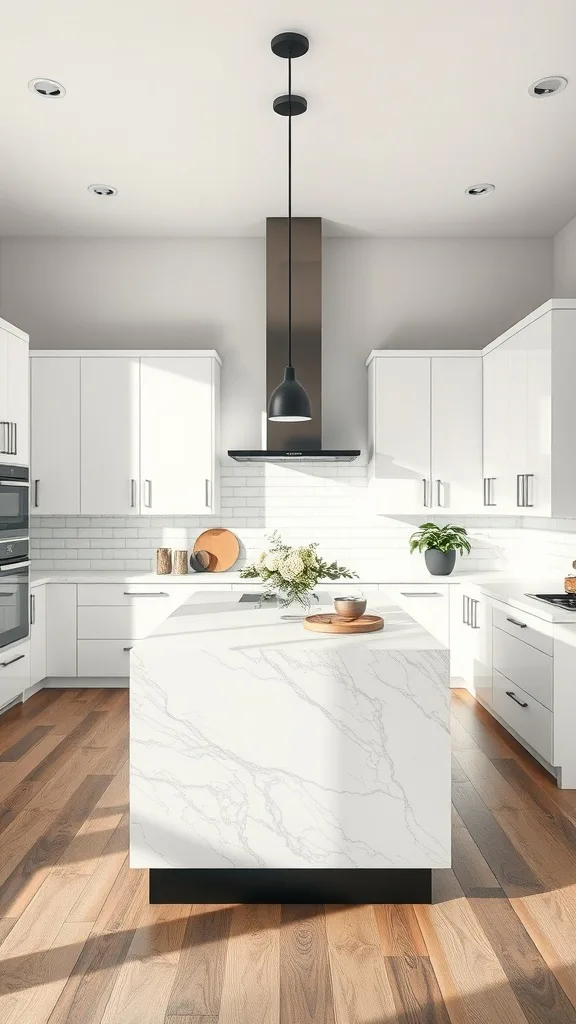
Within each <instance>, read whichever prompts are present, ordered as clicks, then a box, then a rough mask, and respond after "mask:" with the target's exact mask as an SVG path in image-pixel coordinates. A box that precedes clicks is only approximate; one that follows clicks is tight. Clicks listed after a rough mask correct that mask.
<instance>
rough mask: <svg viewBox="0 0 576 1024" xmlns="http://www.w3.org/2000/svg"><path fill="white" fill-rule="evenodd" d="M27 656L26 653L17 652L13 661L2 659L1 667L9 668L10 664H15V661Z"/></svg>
mask: <svg viewBox="0 0 576 1024" xmlns="http://www.w3.org/2000/svg"><path fill="white" fill-rule="evenodd" d="M25 657H26V655H25V654H17V655H16V657H15V658H12V661H0V668H8V665H13V664H14V662H16V661H21V660H22V658H25Z"/></svg>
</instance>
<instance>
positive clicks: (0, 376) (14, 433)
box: [0, 320, 30, 466]
mask: <svg viewBox="0 0 576 1024" xmlns="http://www.w3.org/2000/svg"><path fill="white" fill-rule="evenodd" d="M29 409H30V406H29V383H28V336H27V335H26V334H23V333H22V331H18V330H17V328H14V327H11V325H10V324H7V323H5V321H3V320H0V462H4V463H15V464H16V465H19V466H27V465H28V464H29V461H30V438H29V426H28V424H29Z"/></svg>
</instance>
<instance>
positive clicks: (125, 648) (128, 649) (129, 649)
mask: <svg viewBox="0 0 576 1024" xmlns="http://www.w3.org/2000/svg"><path fill="white" fill-rule="evenodd" d="M122 650H123V651H131V650H132V648H131V647H123V648H122Z"/></svg>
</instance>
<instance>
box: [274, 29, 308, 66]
mask: <svg viewBox="0 0 576 1024" xmlns="http://www.w3.org/2000/svg"><path fill="white" fill-rule="evenodd" d="M270 45H271V47H272V53H275V54H276V56H277V57H284V59H285V60H288V57H303V56H304V54H305V53H308V47H309V45H310V44H309V42H308V39H307V38H306V36H303V35H302V33H301V32H280V33H279V34H278V35H277V36H274V39H273V40H272V42H271V44H270Z"/></svg>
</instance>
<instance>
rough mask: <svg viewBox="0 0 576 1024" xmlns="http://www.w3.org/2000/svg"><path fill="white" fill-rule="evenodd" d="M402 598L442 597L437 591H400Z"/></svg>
mask: <svg viewBox="0 0 576 1024" xmlns="http://www.w3.org/2000/svg"><path fill="white" fill-rule="evenodd" d="M400 595H401V596H402V597H442V594H440V593H439V591H437V590H432V591H431V590H401V591H400Z"/></svg>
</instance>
